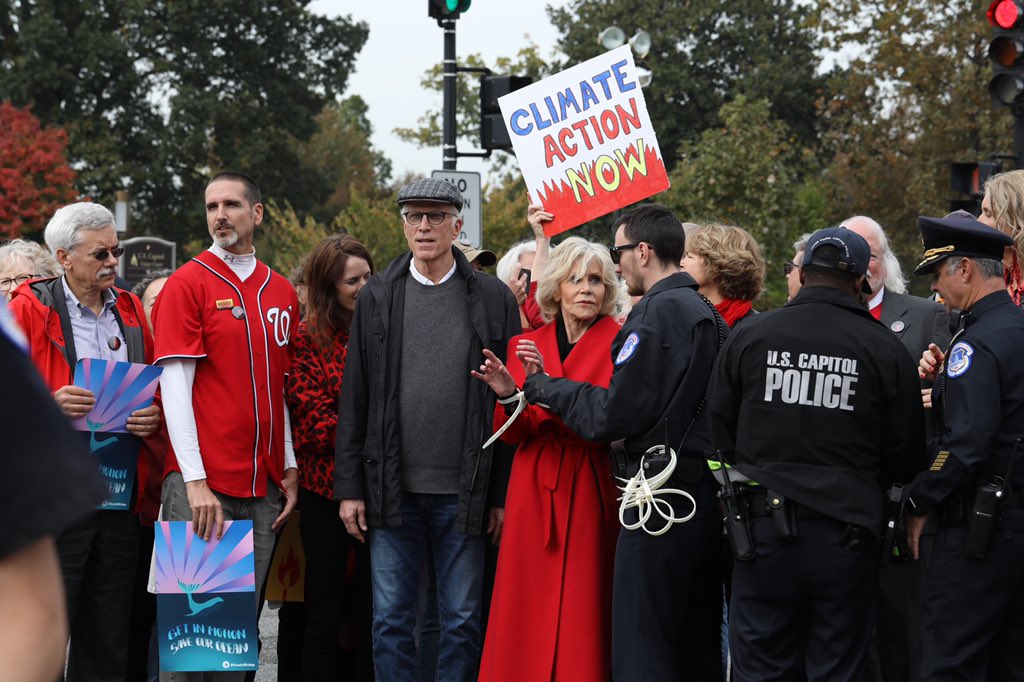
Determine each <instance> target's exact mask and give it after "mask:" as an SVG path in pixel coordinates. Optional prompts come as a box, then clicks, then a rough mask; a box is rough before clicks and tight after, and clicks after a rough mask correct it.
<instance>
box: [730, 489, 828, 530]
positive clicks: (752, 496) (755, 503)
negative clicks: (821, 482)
mask: <svg viewBox="0 0 1024 682" xmlns="http://www.w3.org/2000/svg"><path fill="white" fill-rule="evenodd" d="M745 488H746V495H747V499H748V503H749V508H750V515H751V516H754V517H766V516H771V515H772V510H771V508H770V507H769V505H768V491H767V490H766V489H765V488H764V486H760V485H757V486H751V485H748V486H745ZM786 504H790V505H793V508H794V509H795V510H796V515H797V516H799V517H803V518H819V519H831V520H833V521H838V520H839V519H836V518H835V517H832V516H829V515H828V514H822V513H821V512H819V511H816V510H814V509H811V508H810V507H805V506H804V505H802V504H797V503H796V502H794V501H793V500H790V499H787V500H786Z"/></svg>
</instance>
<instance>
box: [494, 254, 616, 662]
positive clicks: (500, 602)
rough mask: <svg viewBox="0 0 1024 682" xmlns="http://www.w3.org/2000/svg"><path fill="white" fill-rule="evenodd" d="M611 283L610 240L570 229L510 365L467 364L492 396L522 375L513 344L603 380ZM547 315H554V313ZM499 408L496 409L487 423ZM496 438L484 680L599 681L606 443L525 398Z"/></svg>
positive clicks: (612, 505)
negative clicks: (539, 319) (500, 446)
mask: <svg viewBox="0 0 1024 682" xmlns="http://www.w3.org/2000/svg"><path fill="white" fill-rule="evenodd" d="M618 290H619V285H618V281H617V278H616V276H615V266H614V265H612V261H611V258H610V256H609V254H608V249H607V248H606V247H604V246H602V245H600V244H595V243H592V242H588V241H585V240H583V239H580V238H578V237H571V238H569V239H566V240H565V241H564V242H562V243H561V244H560V245H559V246H558V247H557V248H556V249H554V250H553V251H552V252H551V255H550V259H549V260H548V264H547V268H546V271H545V273H544V276H543V279H542V280H541V282H540V283H539V285H538V288H537V300H538V301H539V302H540V305H541V308H542V310H543V312H544V315H545V318H546V319H548V320H551V321H550V322H549V323H548V324H546V325H544V326H543V327H541V328H540V329H536V330H534V331H531V332H527V333H526V334H523V335H521V336H517V337H515V338H513V339H512V341H511V342H510V344H509V354H508V358H509V360H508V362H509V364H508V368H507V371H506V369H505V368H504V367H502V366H501V363H500V362H499V361H498V360H497V358H496V357H494V356H493V355H491V354H489V353H488V354H487V355H488V360H487V362H486V363H485V364H484V365H483V366H481V368H480V371H479V372H475V373H474V375H475V376H477V377H478V378H480V379H482V380H484V381H487V383H488V384H489V385H490V386H491V388H492V389H493V390H494V391H495V392H496V393H497V394H498V396H499V397H505V396H508V395H510V394H512V393H514V392H515V390H516V388H515V387H516V386H521V385H522V383H523V382H524V381H525V371H524V368H523V364H522V361H521V360H519V359H518V358H517V353H516V352H515V351H517V349H519V350H522V349H524V348H529V349H530V351H531V352H535V353H537V354H539V355H540V356H542V357H543V363H544V370H545V371H546V372H547V373H548V374H550V375H551V376H558V377H566V378H569V379H573V380H575V381H587V382H590V383H592V384H594V385H598V386H607V385H608V381H609V380H610V379H611V374H612V361H611V352H610V348H611V344H612V340H613V339H614V338H615V335H616V334H617V333H618V331H619V326H618V324H616V323H615V321H614V320H613V319H612V316H611V315H610V314H609V313H611V312H612V311H613V309H614V307H615V304H616V300H617V298H618ZM552 318H553V319H552ZM506 419H507V415H506V414H504V413H503V411H502V410H498V411H497V412H496V414H495V428H498V427H500V426H501V425H502V424H504V422H505V420H506ZM502 438H503V439H504V440H505V441H506V442H509V443H512V444H515V445H518V446H519V447H518V449H517V450H516V454H515V459H514V460H513V464H512V475H511V478H510V480H509V484H508V493H507V496H506V499H505V527H504V530H503V532H502V536H501V550H500V552H499V555H498V572H497V576H496V578H495V583H494V596H493V598H492V601H491V611H490V616H489V617H488V621H487V636H486V639H485V641H484V653H483V661H482V663H481V668H480V680H486V681H488V682H490V681H492V680H515V681H516V682H529V681H531V680H537V681H538V682H540V681H543V682H549V681H550V680H572V681H574V682H577V681H578V682H587V681H589V680H593V681H594V682H603V681H604V680H608V679H609V678H610V676H611V660H610V652H611V594H612V567H613V564H614V560H615V541H616V538H617V536H618V530H619V525H618V516H617V512H616V509H617V505H616V497H617V491H616V489H615V485H614V483H613V480H612V474H611V467H610V464H609V459H608V446H607V444H605V443H594V442H590V441H586V440H584V439H582V438H580V437H579V436H578V435H576V434H575V433H573V432H572V431H569V429H568V428H566V427H565V425H564V424H562V422H561V420H559V419H558V418H557V417H556V416H554V415H553V414H551V413H550V412H548V411H547V410H545V409H543V408H541V407H538V406H536V405H530V406H528V407H527V408H526V410H525V411H524V412H523V413H522V414H521V415H520V416H519V418H518V419H516V420H515V421H514V422H513V423H512V425H511V426H510V427H509V428H508V430H507V431H505V433H504V434H503V435H502Z"/></svg>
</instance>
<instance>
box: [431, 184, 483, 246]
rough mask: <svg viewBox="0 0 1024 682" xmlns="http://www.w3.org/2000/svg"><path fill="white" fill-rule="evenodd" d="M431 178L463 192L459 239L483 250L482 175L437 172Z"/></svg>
mask: <svg viewBox="0 0 1024 682" xmlns="http://www.w3.org/2000/svg"><path fill="white" fill-rule="evenodd" d="M430 177H432V178H437V179H439V180H447V181H448V182H450V183H452V184H453V185H455V187H456V189H458V190H459V191H460V192H462V196H463V199H464V202H463V204H462V232H461V233H460V234H459V239H464V240H467V241H469V242H470V243H471V244H473V246H475V247H477V248H478V249H482V248H483V246H484V230H483V210H482V207H481V204H480V200H481V197H480V174H479V173H475V172H473V171H456V170H436V171H434V172H433V173H431V174H430Z"/></svg>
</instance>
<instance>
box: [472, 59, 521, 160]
mask: <svg viewBox="0 0 1024 682" xmlns="http://www.w3.org/2000/svg"><path fill="white" fill-rule="evenodd" d="M532 82H533V79H532V78H530V77H528V76H482V77H481V78H480V146H481V147H483V148H484V149H504V150H505V151H508V150H510V149H512V139H511V138H510V137H509V134H508V128H506V127H505V121H504V119H502V117H501V107H499V106H498V98H499V97H504V96H505V95H507V94H508V93H510V92H515V91H516V90H518V89H519V88H525V87H526V86H527V85H529V84H530V83H532Z"/></svg>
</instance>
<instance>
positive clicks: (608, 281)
mask: <svg viewBox="0 0 1024 682" xmlns="http://www.w3.org/2000/svg"><path fill="white" fill-rule="evenodd" d="M594 263H597V264H599V265H600V266H601V279H602V280H603V281H604V301H602V303H601V311H600V312H601V314H602V315H611V314H612V313H613V312H615V306H616V304H617V303H618V300H619V278H618V276H616V274H615V264H614V263H612V257H611V254H609V253H608V247H607V246H605V245H604V244H598V243H597V242H588V241H587V240H586V239H583V238H581V237H569V238H568V239H566V240H565V241H564V242H562V243H561V244H559V245H558V246H556V247H555V248H554V249H552V251H551V253H550V254H549V255H548V262H547V265H545V266H544V274H543V275H542V276H541V278H540V282H538V283H537V294H536V298H537V303H538V304H539V305H540V311H541V314H542V315H543V316H544V319H545V320H547V321H548V322H550V321H551V320H553V319H555V316H556V315H557V314H558V309H559V306H558V301H556V300H555V292H556V291H558V287H559V286H560V285H561V284H562V282H564V281H566V280H567V279H569V278H572V277H575V278H583V277H584V276H586V274H587V270H589V269H590V266H591V265H593V264H594Z"/></svg>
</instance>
